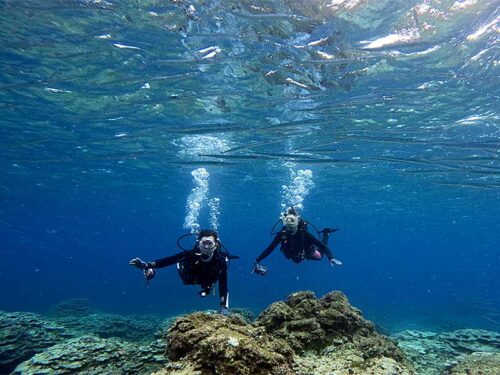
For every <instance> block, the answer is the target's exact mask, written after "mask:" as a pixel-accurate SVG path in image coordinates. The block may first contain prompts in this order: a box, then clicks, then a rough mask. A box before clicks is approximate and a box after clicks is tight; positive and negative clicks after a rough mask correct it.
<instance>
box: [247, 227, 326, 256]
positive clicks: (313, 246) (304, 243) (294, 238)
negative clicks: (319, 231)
mask: <svg viewBox="0 0 500 375" xmlns="http://www.w3.org/2000/svg"><path fill="white" fill-rule="evenodd" d="M328 237H329V234H328V233H323V237H322V238H321V241H320V240H318V239H317V238H316V237H314V236H313V235H312V234H311V232H309V231H308V230H307V228H305V227H304V226H299V228H298V229H297V232H296V233H295V234H292V233H290V232H288V231H287V230H286V228H285V227H282V228H281V230H280V231H279V232H278V233H277V234H276V236H275V237H274V239H273V242H271V244H270V245H269V246H268V247H267V248H266V249H265V250H264V251H263V252H262V253H261V254H260V255H259V256H258V257H257V259H256V262H257V263H260V262H261V261H262V260H263V259H264V258H266V257H267V256H269V254H271V253H272V252H273V251H274V249H276V247H277V246H278V244H279V243H281V252H282V253H283V255H284V256H285V258H287V259H291V260H292V261H294V262H295V263H300V262H302V261H303V260H304V259H309V260H314V258H311V256H312V254H313V253H314V252H315V251H316V250H318V251H319V252H320V253H321V255H323V254H325V255H326V257H327V258H328V260H331V259H333V255H332V252H331V250H330V249H329V248H328V246H327V244H328Z"/></svg>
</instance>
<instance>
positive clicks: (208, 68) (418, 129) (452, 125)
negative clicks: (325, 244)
mask: <svg viewBox="0 0 500 375" xmlns="http://www.w3.org/2000/svg"><path fill="white" fill-rule="evenodd" d="M368 3H370V2H368ZM452 3H453V2H449V3H448V2H441V3H440V4H437V3H436V4H431V5H432V6H433V7H436V8H437V9H438V10H439V11H442V12H444V13H445V14H446V15H447V17H446V19H444V18H443V17H440V16H439V15H438V16H436V15H435V14H434V13H432V12H428V11H426V9H427V8H425V6H423V5H425V4H427V3H425V4H424V3H422V4H420V3H419V2H416V1H408V2H393V1H379V2H377V4H378V5H377V6H373V4H371V5H370V4H368V5H366V4H365V3H362V4H361V5H360V6H359V7H355V8H354V9H350V8H346V9H341V10H335V11H333V10H331V9H330V8H328V7H326V6H325V4H326V3H325V2H320V1H318V2H312V3H311V4H314V6H312V5H311V9H309V7H306V8H303V7H301V6H300V4H298V3H297V4H293V3H289V2H279V1H278V2H271V1H270V2H257V3H255V4H257V5H259V6H261V8H259V9H257V8H255V7H254V8H252V6H251V5H252V4H251V3H249V2H243V3H241V4H240V2H232V1H213V2H205V3H203V4H202V3H200V4H198V3H197V2H195V3H193V4H194V5H195V8H196V14H195V16H192V15H190V14H189V7H188V5H189V4H188V3H183V2H177V4H170V3H168V4H164V3H162V2H158V3H156V2H120V3H115V2H109V3H99V2H92V1H75V2H72V3H65V4H64V5H61V4H59V3H58V2H38V1H29V2H23V3H19V2H10V1H4V2H2V3H0V5H1V7H2V15H1V22H2V24H3V25H4V27H3V28H2V30H1V31H0V37H1V39H0V40H1V42H2V50H1V51H0V63H1V64H2V70H1V83H2V84H1V86H0V99H1V105H0V124H1V126H0V142H1V144H0V146H1V148H0V156H1V157H0V172H1V183H0V239H1V244H0V259H1V262H0V309H2V310H8V311H13V310H23V311H37V312H44V311H47V310H48V309H49V308H50V307H51V306H52V305H54V304H55V303H57V302H60V301H62V300H65V299H68V298H72V297H83V298H88V299H89V300H91V301H92V302H93V303H94V304H95V305H96V306H97V307H98V308H100V309H102V310H104V311H110V312H118V313H123V314H133V313H140V314H162V315H173V314H179V313H183V312H187V311H193V310H201V309H209V308H216V307H217V298H206V299H201V298H199V297H198V295H197V291H198V290H197V289H196V288H195V287H186V286H183V285H182V283H181V282H180V280H179V278H178V276H177V272H176V270H175V269H174V268H173V267H172V268H170V269H162V270H159V271H158V273H157V275H156V278H155V279H154V280H153V281H152V282H151V284H150V286H149V287H146V284H145V282H144V280H143V279H142V275H141V273H140V272H139V271H137V270H136V269H133V268H132V267H130V266H129V265H128V261H129V260H130V259H131V258H133V257H136V256H139V257H141V258H143V259H145V260H153V259H156V258H160V257H163V256H166V255H171V254H173V253H175V252H177V251H178V249H177V248H176V244H175V242H176V239H177V237H178V236H179V235H181V234H183V233H186V231H187V229H185V228H183V222H184V218H185V215H186V199H187V197H188V194H189V192H190V190H191V189H192V188H193V187H194V185H193V181H192V177H191V172H192V171H193V170H194V169H196V168H198V167H204V168H206V169H207V170H208V172H209V173H210V179H209V197H218V198H220V200H221V201H220V218H219V219H220V226H219V229H220V235H221V238H222V240H223V243H224V244H225V245H226V246H227V247H228V248H229V249H230V250H231V252H232V253H234V254H236V255H239V256H241V259H239V260H235V261H233V262H232V264H231V268H230V271H229V288H230V304H231V306H234V307H236V306H237V307H245V308H249V309H252V310H254V311H259V310H261V309H263V308H265V307H266V306H267V305H268V304H270V303H272V302H274V301H277V300H281V299H284V298H286V296H287V295H288V294H289V293H291V292H294V291H297V290H303V289H307V290H313V291H314V292H315V293H316V295H317V296H321V295H323V294H325V293H327V292H329V291H331V290H341V291H343V292H344V293H345V294H346V295H347V296H348V298H349V299H350V301H351V303H352V304H353V305H355V306H357V307H359V308H360V309H362V310H363V312H364V314H365V315H366V316H367V317H368V318H370V319H373V320H374V321H375V322H377V323H378V324H380V325H382V326H384V327H386V328H389V329H392V330H399V329H404V328H418V329H451V328H458V327H482V328H488V329H493V330H498V328H499V327H498V324H499V322H500V314H499V311H500V292H499V290H500V288H499V285H500V282H499V280H500V276H499V275H500V253H499V248H500V247H499V245H500V241H499V233H500V221H499V220H498V217H499V214H500V193H499V192H500V190H499V189H500V180H499V164H498V158H499V154H500V142H499V134H500V124H499V121H498V119H499V115H498V103H499V97H500V95H499V91H498V87H500V85H499V84H498V83H499V82H498V66H499V65H498V61H499V54H498V32H497V31H495V29H494V27H495V25H497V22H498V21H496V20H497V19H498V8H497V6H496V5H495V2H481V4H476V5H473V6H472V7H471V6H469V7H465V9H464V10H457V9H454V8H453V4H452ZM317 4H322V7H320V8H318V9H316V6H317ZM229 9H230V10H229ZM329 9H330V10H329ZM151 12H155V14H156V15H155V14H152V13H151ZM291 15H294V16H293V17H292V16H291ZM426 24H427V26H428V25H431V27H427V26H426ZM482 27H483V29H484V30H483V34H481V35H480V36H477V37H471V35H475V34H474V33H477V32H478V30H482V29H481V28H482ZM405 30H406V31H405ZM408 30H410V31H411V32H408ZM417 31H418V37H415V38H414V39H411V40H410V41H401V40H400V41H399V42H395V43H394V44H390V43H388V44H385V45H383V46H381V47H377V48H373V49H366V48H365V46H366V43H364V42H363V41H367V40H368V41H372V42H373V41H376V40H378V39H379V38H382V37H384V36H387V35H391V34H397V35H399V36H401V35H413V34H412V33H416V32H417ZM405 33H406V34H405ZM408 33H409V34H408ZM321 38H328V42H326V44H323V45H322V46H320V47H316V46H308V45H307V44H308V43H310V42H312V41H317V40H320V39H321ZM113 43H115V44H121V45H127V46H129V47H136V48H140V49H135V48H122V47H117V46H116V45H114V44H113ZM210 46H218V47H219V48H220V49H221V50H222V51H221V52H218V53H217V54H216V56H215V57H213V58H210V59H202V57H203V53H201V52H200V50H203V49H204V48H207V47H210ZM318 51H320V52H324V53H328V54H331V55H332V56H334V57H333V58H332V59H327V58H325V57H324V55H318ZM273 72H277V73H273ZM286 79H292V80H293V82H292V81H290V80H288V81H287V80H286ZM294 82H295V83H294ZM146 83H148V85H150V87H149V88H147V87H145V84H146ZM297 83H298V84H299V85H298V84H297ZM300 85H302V86H300ZM207 155H208V156H207ZM290 162H291V163H294V164H293V165H292V166H290V164H289V163H290ZM299 169H310V170H311V171H312V172H313V178H312V180H313V182H314V185H315V186H314V188H313V189H312V190H311V191H310V193H309V194H307V195H306V196H305V200H304V210H303V212H302V214H303V216H304V217H305V218H307V219H309V220H310V221H311V222H313V223H314V224H315V225H317V226H318V227H320V228H321V227H323V226H334V227H340V228H341V230H340V231H339V232H338V233H336V234H334V235H333V238H332V240H331V242H330V244H331V248H332V250H333V252H334V254H335V256H336V257H337V258H339V259H340V260H342V262H343V265H342V266H341V267H335V268H331V267H329V265H328V264H327V262H326V261H322V262H304V263H302V264H300V265H295V264H293V263H291V262H288V261H286V260H285V259H284V257H283V256H282V255H281V254H280V252H279V250H278V249H277V250H276V251H275V252H274V253H273V254H272V255H271V256H270V257H269V258H267V259H266V260H265V261H264V262H263V264H264V265H266V266H269V270H270V271H269V274H268V276H266V277H265V278H262V277H259V276H256V275H250V271H251V268H252V264H253V260H254V259H255V257H256V256H257V255H258V254H259V253H260V252H261V251H262V250H263V249H264V248H265V247H266V246H267V245H268V243H269V242H270V241H271V240H272V237H271V236H270V235H269V232H270V229H271V227H272V225H273V224H274V223H275V221H276V220H277V218H278V216H279V214H280V203H281V201H282V185H288V184H290V171H291V170H293V171H297V170H299ZM200 224H201V225H202V226H207V225H209V218H208V213H207V210H206V209H205V210H204V211H202V215H201V217H200Z"/></svg>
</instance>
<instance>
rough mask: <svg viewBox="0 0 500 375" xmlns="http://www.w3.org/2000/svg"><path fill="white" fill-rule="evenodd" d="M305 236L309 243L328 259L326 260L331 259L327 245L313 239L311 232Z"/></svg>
mask: <svg viewBox="0 0 500 375" xmlns="http://www.w3.org/2000/svg"><path fill="white" fill-rule="evenodd" d="M306 236H308V237H309V239H310V241H311V242H312V243H313V244H314V245H316V246H317V247H318V248H319V249H321V251H322V252H323V253H324V254H325V255H326V257H327V258H328V260H332V259H333V254H332V251H331V250H330V248H329V247H328V246H327V245H325V244H324V243H323V242H321V241H320V240H318V239H317V238H316V237H314V236H313V235H312V234H311V232H306Z"/></svg>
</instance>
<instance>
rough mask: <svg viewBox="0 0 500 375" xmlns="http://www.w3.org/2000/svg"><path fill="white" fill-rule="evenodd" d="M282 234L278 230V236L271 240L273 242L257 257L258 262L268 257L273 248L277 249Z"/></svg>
mask: <svg viewBox="0 0 500 375" xmlns="http://www.w3.org/2000/svg"><path fill="white" fill-rule="evenodd" d="M281 235H282V234H281V232H278V233H277V234H276V236H275V237H274V239H273V242H271V244H270V245H269V246H268V247H266V249H265V250H264V251H263V252H262V253H261V254H260V255H259V256H258V257H257V259H255V261H256V262H257V263H260V262H261V261H262V260H263V259H264V258H267V257H268V256H269V254H271V253H272V252H273V250H274V249H276V246H278V244H279V243H280V241H281Z"/></svg>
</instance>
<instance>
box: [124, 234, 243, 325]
mask: <svg viewBox="0 0 500 375" xmlns="http://www.w3.org/2000/svg"><path fill="white" fill-rule="evenodd" d="M191 235H194V234H191V233H188V234H185V235H183V236H181V237H179V239H178V240H177V245H178V246H179V248H181V249H182V250H183V251H182V252H180V253H177V254H175V255H172V256H169V257H166V258H161V259H158V260H155V261H152V262H144V261H142V260H141V259H140V258H134V259H132V260H131V261H130V262H129V264H130V265H132V266H135V267H137V268H139V269H141V270H143V273H144V278H145V279H146V281H148V282H149V280H151V279H152V278H153V277H154V276H155V269H156V268H164V267H168V266H171V265H173V264H177V270H178V272H179V276H180V277H181V279H182V282H183V283H184V284H185V285H200V286H201V291H200V292H199V293H198V294H199V295H200V296H201V297H206V296H208V295H209V294H210V292H211V291H212V288H213V287H214V285H215V283H216V282H217V281H218V282H219V297H220V313H221V314H223V315H227V314H228V307H229V291H228V288H227V270H228V267H229V262H230V260H231V259H238V258H239V257H237V256H233V255H230V254H229V253H228V251H227V250H226V249H225V248H224V246H223V245H222V243H221V242H220V240H219V236H218V234H217V232H215V231H213V230H210V229H205V230H202V231H200V232H199V233H198V235H197V238H196V243H195V245H194V247H193V248H192V249H185V248H183V247H182V246H181V244H180V242H179V241H180V240H181V239H183V238H184V237H187V236H191Z"/></svg>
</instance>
